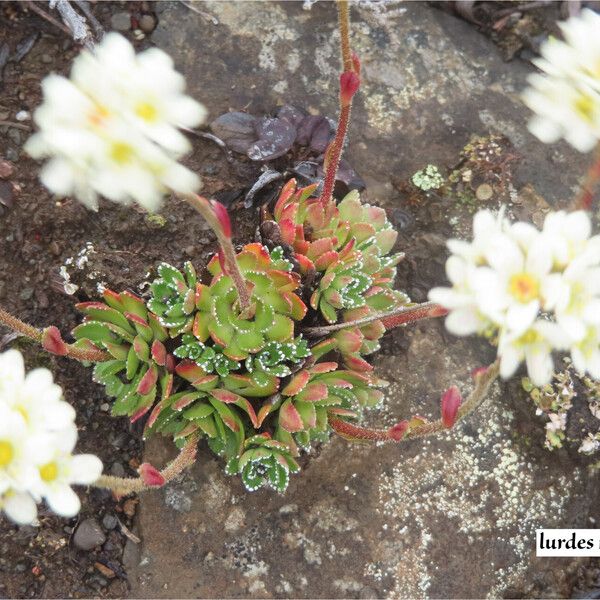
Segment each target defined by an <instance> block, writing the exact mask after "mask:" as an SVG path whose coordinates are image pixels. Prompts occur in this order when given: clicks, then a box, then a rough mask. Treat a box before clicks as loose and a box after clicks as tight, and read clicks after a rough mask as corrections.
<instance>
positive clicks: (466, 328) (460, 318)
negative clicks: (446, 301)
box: [446, 308, 482, 336]
mask: <svg viewBox="0 0 600 600" xmlns="http://www.w3.org/2000/svg"><path fill="white" fill-rule="evenodd" d="M481 325H482V322H481V319H480V318H479V316H478V314H477V312H476V310H475V309H474V308H461V309H458V310H453V311H452V312H451V313H450V314H449V315H448V316H447V317H446V329H447V330H448V331H449V332H450V333H453V334H454V335H458V336H464V335H471V334H473V333H477V331H478V330H479V329H480V327H481Z"/></svg>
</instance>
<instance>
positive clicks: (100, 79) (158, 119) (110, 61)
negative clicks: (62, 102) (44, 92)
mask: <svg viewBox="0 0 600 600" xmlns="http://www.w3.org/2000/svg"><path fill="white" fill-rule="evenodd" d="M72 79H73V82H74V83H75V85H76V86H77V87H78V88H79V89H81V90H83V91H84V92H85V93H86V94H87V95H88V96H90V97H92V98H96V99H98V100H101V101H102V105H103V106H104V107H105V108H106V109H107V110H108V111H110V112H118V113H121V114H122V115H123V118H124V119H126V120H127V121H128V122H129V123H130V124H131V125H132V126H133V127H135V128H136V129H139V130H140V131H142V133H144V134H145V135H147V136H148V137H150V138H151V139H152V140H153V141H154V142H156V143H157V144H159V145H161V146H164V148H165V149H166V150H168V151H169V152H172V153H174V154H176V155H178V156H179V155H181V154H184V153H186V152H188V151H189V150H190V144H189V142H188V140H187V138H186V137H185V136H184V135H182V134H181V133H180V132H179V130H178V128H179V127H194V126H196V125H198V124H199V123H202V122H203V121H204V119H205V117H206V109H205V108H204V106H202V104H200V103H199V102H196V101H195V100H193V99H192V98H190V97H189V96H185V95H184V94H183V91H184V89H185V79H184V77H183V76H182V75H181V74H180V73H177V71H175V69H174V68H173V61H172V60H171V58H170V57H169V56H168V55H167V54H165V53H164V52H163V51H162V50H159V49H158V48H151V49H149V50H146V51H145V52H142V53H141V54H138V55H136V54H135V51H134V49H133V46H132V45H131V44H130V43H129V42H128V41H127V40H126V39H125V38H124V37H122V36H121V35H119V34H117V33H109V34H108V35H106V36H105V38H104V39H103V40H102V44H100V45H99V46H98V48H97V49H96V52H95V54H90V53H84V54H82V56H81V58H80V59H78V60H77V61H76V62H75V64H74V65H73V73H72Z"/></svg>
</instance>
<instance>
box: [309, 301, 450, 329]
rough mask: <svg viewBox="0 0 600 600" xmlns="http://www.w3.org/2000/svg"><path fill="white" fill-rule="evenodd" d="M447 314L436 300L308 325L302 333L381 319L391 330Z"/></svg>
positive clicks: (349, 326)
mask: <svg viewBox="0 0 600 600" xmlns="http://www.w3.org/2000/svg"><path fill="white" fill-rule="evenodd" d="M447 314H448V311H447V310H446V309H445V308H444V307H443V306H441V305H439V304H436V303H435V302H423V304H416V305H415V306H408V307H406V306H400V307H398V308H395V309H394V310H390V311H389V312H384V313H375V314H374V315H370V316H368V317H364V318H362V319H356V320H355V321H346V322H344V323H336V324H335V325H325V326H323V327H307V328H306V329H303V330H302V333H304V334H305V335H307V336H310V337H320V336H323V335H329V334H330V333H333V332H334V331H340V330H342V329H350V328H352V327H362V326H364V325H368V324H369V323H372V322H373V321H381V322H382V323H383V325H384V326H385V328H386V329H387V330H390V329H394V328H395V327H399V326H400V325H404V324H405V323H411V322H413V321H419V320H421V319H432V318H435V317H444V316H446V315H447Z"/></svg>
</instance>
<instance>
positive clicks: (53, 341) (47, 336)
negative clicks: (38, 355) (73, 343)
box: [42, 325, 69, 356]
mask: <svg viewBox="0 0 600 600" xmlns="http://www.w3.org/2000/svg"><path fill="white" fill-rule="evenodd" d="M42 347H43V348H44V350H47V351H48V352H51V353H52V354H58V355H59V356H66V355H67V354H68V353H69V349H68V347H67V344H65V342H64V340H63V339H62V335H61V334H60V331H59V330H58V329H57V328H56V327H54V325H51V326H50V327H46V329H44V331H43V333H42Z"/></svg>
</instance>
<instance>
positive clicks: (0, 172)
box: [0, 160, 14, 179]
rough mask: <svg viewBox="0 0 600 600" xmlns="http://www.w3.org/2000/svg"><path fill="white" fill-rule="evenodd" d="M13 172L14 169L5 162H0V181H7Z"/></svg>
mask: <svg viewBox="0 0 600 600" xmlns="http://www.w3.org/2000/svg"><path fill="white" fill-rule="evenodd" d="M13 171H14V167H13V166H12V165H11V164H10V163H9V162H8V161H6V160H0V179H8V178H9V177H10V176H11V175H12V174H13Z"/></svg>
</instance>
